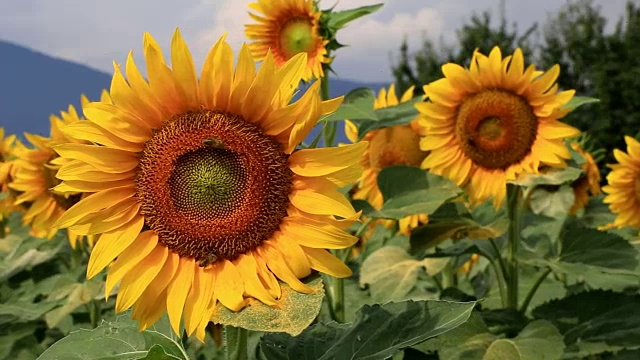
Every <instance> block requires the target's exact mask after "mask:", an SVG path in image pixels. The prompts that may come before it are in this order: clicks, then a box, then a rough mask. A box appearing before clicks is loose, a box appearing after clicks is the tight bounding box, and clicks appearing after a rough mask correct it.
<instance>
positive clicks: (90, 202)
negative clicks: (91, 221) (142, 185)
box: [54, 186, 135, 228]
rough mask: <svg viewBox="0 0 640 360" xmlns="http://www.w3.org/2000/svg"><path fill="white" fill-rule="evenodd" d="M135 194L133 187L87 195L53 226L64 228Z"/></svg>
mask: <svg viewBox="0 0 640 360" xmlns="http://www.w3.org/2000/svg"><path fill="white" fill-rule="evenodd" d="M134 194H135V189H134V188H133V186H123V187H119V188H113V189H108V190H104V191H100V192H97V193H95V194H92V195H89V196H87V197H86V198H84V199H82V200H80V201H78V202H77V203H76V204H75V205H73V206H72V207H70V208H69V209H68V210H67V211H66V212H65V213H64V215H62V217H61V218H60V219H58V221H56V224H55V225H54V226H55V227H57V228H65V227H69V226H71V225H73V224H74V223H75V222H76V221H78V220H79V219H81V218H83V217H84V216H86V215H87V214H91V213H94V212H97V211H101V210H103V209H106V208H109V207H110V206H113V205H115V204H117V203H118V202H120V201H123V200H126V199H128V198H130V197H132V196H133V195H134Z"/></svg>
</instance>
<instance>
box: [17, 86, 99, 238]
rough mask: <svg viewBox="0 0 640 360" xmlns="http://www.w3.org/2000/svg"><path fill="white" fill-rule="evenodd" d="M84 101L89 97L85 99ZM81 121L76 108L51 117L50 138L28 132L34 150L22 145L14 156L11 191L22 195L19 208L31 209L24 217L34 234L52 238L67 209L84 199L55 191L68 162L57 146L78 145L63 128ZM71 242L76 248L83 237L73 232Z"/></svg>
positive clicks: (73, 194) (18, 198) (18, 200)
mask: <svg viewBox="0 0 640 360" xmlns="http://www.w3.org/2000/svg"><path fill="white" fill-rule="evenodd" d="M83 102H86V98H84V97H83ZM79 120H80V118H79V116H78V113H77V111H76V109H75V108H74V107H73V105H69V108H68V111H63V112H61V115H60V116H56V115H51V117H50V118H49V121H50V123H51V131H50V136H49V137H44V136H40V135H35V134H29V133H26V134H25V137H26V138H27V140H29V142H30V143H31V145H32V147H27V146H25V145H24V144H22V143H20V142H18V143H17V144H16V147H15V150H14V155H15V156H16V159H15V161H14V166H15V172H14V175H13V179H12V181H11V183H9V188H11V189H12V190H15V191H17V192H18V193H19V195H17V196H16V198H15V205H24V206H25V207H26V208H27V210H26V212H25V213H24V215H23V216H22V222H23V224H24V225H30V226H31V233H32V234H34V235H36V236H39V237H46V238H51V237H53V236H54V235H55V234H56V232H57V231H58V230H59V227H57V226H55V225H54V224H55V222H56V221H57V220H58V219H59V218H60V216H62V214H63V213H64V212H65V210H66V209H68V208H69V207H71V205H73V204H74V203H75V202H77V201H78V200H79V199H80V196H81V194H80V192H75V191H74V192H71V193H69V194H58V193H55V192H54V191H52V189H53V188H54V187H55V186H56V185H58V184H59V183H60V181H59V180H58V179H56V176H55V174H56V171H57V170H58V168H59V167H60V164H62V163H63V162H64V160H63V159H60V158H59V156H58V154H56V152H55V151H54V150H53V146H56V145H58V144H64V143H68V142H77V140H74V139H71V138H69V137H68V136H66V135H65V134H64V133H62V131H61V129H62V128H63V127H64V126H66V125H68V124H72V123H75V122H78V121H79ZM68 234H69V241H70V242H71V245H72V246H75V244H76V242H77V240H78V239H79V238H80V237H81V236H79V235H77V234H75V233H74V232H73V231H69V232H68Z"/></svg>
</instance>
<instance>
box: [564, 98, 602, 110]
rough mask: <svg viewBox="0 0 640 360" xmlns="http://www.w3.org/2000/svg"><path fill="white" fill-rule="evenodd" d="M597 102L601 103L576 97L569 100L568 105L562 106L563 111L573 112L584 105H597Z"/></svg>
mask: <svg viewBox="0 0 640 360" xmlns="http://www.w3.org/2000/svg"><path fill="white" fill-rule="evenodd" d="M597 102H600V99H596V98H592V97H588V96H574V97H573V98H571V100H569V102H568V103H566V104H564V106H562V109H569V110H571V111H573V110H575V109H577V108H579V107H580V106H582V105H585V104H591V103H597Z"/></svg>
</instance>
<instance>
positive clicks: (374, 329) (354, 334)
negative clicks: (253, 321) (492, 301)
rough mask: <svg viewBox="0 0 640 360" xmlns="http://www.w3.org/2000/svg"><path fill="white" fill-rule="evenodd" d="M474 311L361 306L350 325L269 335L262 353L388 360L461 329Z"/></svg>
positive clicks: (445, 306)
mask: <svg viewBox="0 0 640 360" xmlns="http://www.w3.org/2000/svg"><path fill="white" fill-rule="evenodd" d="M474 305H475V302H470V303H454V302H446V301H405V302H399V303H388V304H384V305H373V306H364V307H363V308H361V309H360V310H359V311H358V314H357V317H356V320H355V321H354V323H352V324H337V323H335V322H331V323H328V324H322V323H321V324H316V325H314V326H312V327H310V328H309V329H307V330H305V331H304V332H303V333H302V334H301V335H299V336H298V337H295V338H294V337H291V336H288V335H286V334H267V335H265V336H264V337H263V338H262V342H261V344H260V347H261V349H262V351H263V353H264V354H265V355H266V356H267V358H269V359H295V360H305V359H314V360H315V359H318V360H326V359H337V360H342V359H345V360H346V359H369V360H372V359H386V358H388V357H390V356H392V355H393V354H394V353H396V352H397V351H399V350H401V349H403V348H406V347H409V346H412V345H414V344H417V343H420V342H423V341H425V340H427V339H429V338H432V337H435V336H438V335H441V334H444V333H446V332H447V331H450V330H452V329H454V328H456V327H458V326H460V325H461V324H463V323H464V322H466V321H467V319H468V318H469V316H470V314H471V311H472V309H473V307H474Z"/></svg>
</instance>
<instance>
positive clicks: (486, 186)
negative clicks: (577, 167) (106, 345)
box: [416, 47, 580, 207]
mask: <svg viewBox="0 0 640 360" xmlns="http://www.w3.org/2000/svg"><path fill="white" fill-rule="evenodd" d="M442 72H443V73H444V75H445V77H444V78H442V79H440V80H437V81H435V82H432V83H430V84H428V85H425V86H424V91H425V93H426V95H427V96H428V97H429V99H430V100H431V101H430V102H425V103H420V104H417V105H416V107H417V109H418V111H419V112H420V113H421V121H420V124H421V126H422V127H424V129H425V136H424V137H423V138H422V140H421V142H420V147H421V149H422V150H425V151H430V154H429V155H428V156H427V157H426V158H425V160H424V162H423V163H422V167H423V168H426V169H430V171H431V172H433V173H435V174H438V175H443V176H446V177H448V178H450V179H451V180H453V181H455V182H456V183H457V184H458V185H459V186H463V187H465V189H466V191H467V193H468V195H469V199H470V201H471V203H472V204H474V205H475V204H478V203H480V202H482V201H484V200H486V199H488V198H490V197H493V204H494V206H496V207H498V206H500V204H501V203H502V201H503V200H504V198H505V195H506V186H505V185H506V183H507V181H508V180H512V179H515V178H516V176H517V175H518V174H520V173H538V169H539V167H540V165H549V166H553V167H564V166H566V163H565V159H569V158H570V157H571V154H570V153H569V150H568V148H567V146H566V145H565V144H564V139H565V138H568V137H573V136H577V135H578V134H579V133H580V132H579V131H578V130H577V129H575V128H573V127H571V126H569V125H566V124H564V123H562V122H560V121H558V119H559V118H561V117H563V116H564V115H565V114H567V113H568V112H569V109H566V108H562V106H563V105H564V104H566V103H567V102H568V101H569V100H570V99H571V98H572V97H573V95H574V92H575V91H573V90H568V91H562V92H558V85H557V84H554V83H555V80H556V78H557V77H558V74H559V72H560V68H559V66H558V65H555V66H553V67H552V68H551V69H549V70H548V71H547V72H544V73H543V72H541V71H536V69H535V66H534V65H530V66H528V67H527V68H526V69H525V67H524V59H523V56H522V51H521V50H520V49H517V50H516V51H515V52H514V54H513V56H507V57H506V58H504V59H503V58H502V55H501V53H500V49H499V48H497V47H494V48H493V50H492V51H491V53H490V54H489V56H488V57H487V56H485V55H482V54H480V53H479V52H475V53H474V55H473V58H472V60H471V67H470V68H469V69H465V68H463V67H461V66H460V65H457V64H445V65H443V66H442Z"/></svg>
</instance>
